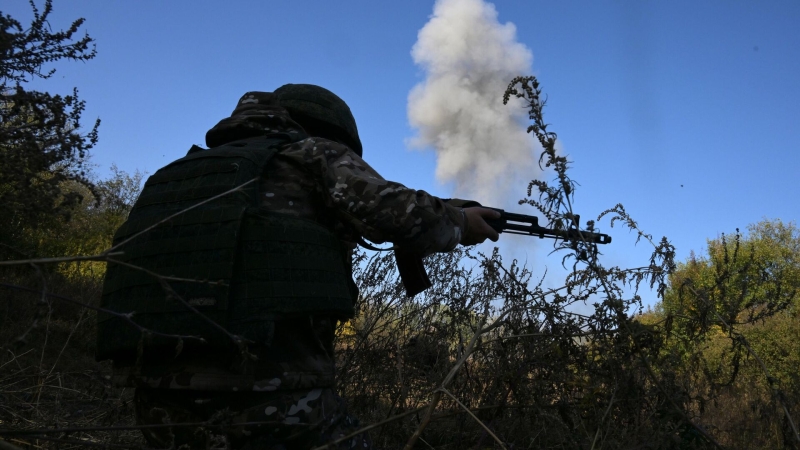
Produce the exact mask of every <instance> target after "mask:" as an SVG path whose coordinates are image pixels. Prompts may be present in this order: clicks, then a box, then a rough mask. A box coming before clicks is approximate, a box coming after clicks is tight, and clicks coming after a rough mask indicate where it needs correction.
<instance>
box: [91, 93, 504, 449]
mask: <svg viewBox="0 0 800 450" xmlns="http://www.w3.org/2000/svg"><path fill="white" fill-rule="evenodd" d="M206 144H207V146H208V147H209V149H207V150H206V149H201V148H199V147H196V146H193V147H192V149H191V150H190V151H189V153H188V154H187V156H185V157H184V158H181V159H180V160H177V161H175V162H173V163H172V164H170V165H168V166H166V167H164V168H162V169H161V170H159V171H158V172H157V173H156V174H154V175H153V176H152V177H150V179H148V181H147V183H146V185H145V188H144V189H143V191H142V194H141V195H140V198H139V199H138V200H137V203H136V205H135V206H134V208H133V210H132V211H131V214H130V217H129V218H128V221H127V222H126V223H125V224H124V225H123V226H122V227H121V228H120V230H119V231H118V232H117V234H116V236H115V243H116V244H122V245H121V247H120V249H121V250H123V251H124V252H125V254H124V255H123V256H122V257H120V260H121V263H119V264H110V265H109V269H108V273H107V276H106V281H105V284H104V291H103V306H104V307H105V308H108V309H110V310H113V311H117V312H120V313H125V314H128V313H131V312H133V311H135V315H134V316H133V318H134V320H135V321H136V323H138V324H139V325H141V326H142V327H143V329H144V330H152V331H144V332H143V331H141V330H138V329H135V328H133V327H130V326H127V324H125V323H122V321H121V319H119V318H118V317H114V316H112V315H107V314H105V315H104V314H100V315H99V317H98V355H97V356H98V359H108V358H110V359H113V360H114V379H115V382H116V383H118V384H121V385H124V386H131V387H135V388H136V393H135V397H134V404H135V410H136V420H137V423H138V424H141V425H156V426H153V427H147V428H144V429H143V433H144V435H145V437H146V439H147V441H148V443H149V444H150V445H152V446H153V447H155V448H171V447H173V446H174V447H175V448H178V447H181V446H185V448H253V449H255V448H259V449H305V448H311V447H314V446H316V445H323V444H325V443H327V442H330V441H332V440H336V439H338V438H340V437H343V436H346V435H348V434H350V433H352V432H353V431H355V430H357V429H358V428H359V424H358V422H357V421H356V420H355V419H354V418H352V417H351V416H349V415H348V414H347V411H346V409H345V406H344V403H343V401H342V399H341V398H339V397H338V396H337V395H336V394H335V391H334V355H333V338H334V331H335V327H336V323H337V321H341V320H347V319H349V318H351V317H352V316H353V314H354V308H353V303H354V301H355V299H356V297H357V295H358V294H357V289H356V287H355V284H354V283H353V281H352V277H351V273H352V269H351V261H350V257H351V255H352V250H353V249H354V248H355V243H356V242H359V241H362V238H366V239H369V240H370V241H373V242H377V243H382V242H391V243H393V244H394V246H395V247H397V248H402V249H404V250H405V251H409V252H413V253H414V254H416V255H420V256H424V255H428V254H431V253H433V252H447V251H450V250H452V249H453V248H455V247H456V245H458V244H462V245H473V244H477V243H480V242H483V241H484V240H485V239H487V238H488V239H491V240H493V241H496V240H497V239H498V234H497V232H496V231H495V230H494V229H492V228H491V227H490V226H489V225H487V224H486V222H485V221H484V218H496V217H498V215H499V214H498V213H497V212H496V211H493V210H491V209H486V208H478V207H475V208H467V209H460V208H457V207H454V206H451V205H450V204H448V203H447V202H446V201H443V200H442V199H439V198H437V197H434V196H431V195H429V194H427V193H426V192H424V191H417V190H413V189H409V188H407V187H405V186H403V185H401V184H399V183H395V182H392V181H387V180H385V179H383V177H381V176H380V175H379V174H378V173H377V172H376V171H375V170H374V169H372V168H371V167H370V166H369V165H368V164H367V163H365V162H364V160H363V159H361V155H362V148H361V142H360V140H359V136H358V132H357V129H356V124H355V120H354V119H353V116H352V114H351V112H350V109H349V108H348V107H347V105H346V104H345V103H344V102H343V101H342V100H341V99H340V98H339V97H337V96H336V95H334V94H333V93H332V92H330V91H328V90H326V89H323V88H321V87H318V86H314V85H303V84H288V85H285V86H282V87H280V88H279V89H277V90H276V91H275V92H274V93H268V92H248V93H246V94H245V95H244V96H243V97H242V98H241V99H240V100H239V102H238V104H237V106H236V109H234V111H233V114H232V115H231V117H229V118H226V119H223V120H222V121H220V122H219V123H218V124H217V125H216V126H214V127H213V128H212V129H211V130H209V131H208V133H207V134H206ZM237 187H238V189H237ZM232 188H233V192H230V191H231V189H232ZM189 207H191V209H189V210H187V208H189ZM175 213H180V214H178V215H177V216H175V217H174V218H170V219H168V218H169V217H170V216H172V215H174V214H175ZM362 242H363V241H362ZM135 267H143V268H145V269H147V270H148V271H149V273H146V272H142V271H140V270H136V269H135ZM152 273H158V274H161V275H165V276H167V275H168V276H169V278H161V279H156V278H154V277H153V276H152ZM187 280H188V281H187ZM198 280H200V281H199V282H198ZM203 280H205V281H203ZM209 280H210V281H209ZM214 280H221V281H222V282H216V281H214ZM165 292H166V294H167V295H166V296H165ZM175 336H183V338H176V337H175ZM193 336H202V338H203V341H202V342H200V341H199V340H198V339H194V338H192V337H193ZM243 423H248V425H232V426H231V425H229V424H243ZM158 424H187V425H176V426H171V427H158V426H157V425H158ZM340 448H348V449H349V448H371V444H370V442H369V438H368V436H366V434H362V435H358V436H356V437H354V438H351V439H349V440H348V441H345V442H343V443H341V444H340Z"/></svg>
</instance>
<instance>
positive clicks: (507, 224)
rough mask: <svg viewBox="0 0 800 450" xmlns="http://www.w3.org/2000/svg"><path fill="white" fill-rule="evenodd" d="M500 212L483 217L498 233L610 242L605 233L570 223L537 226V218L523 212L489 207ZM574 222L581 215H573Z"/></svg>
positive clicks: (579, 219) (578, 219)
mask: <svg viewBox="0 0 800 450" xmlns="http://www.w3.org/2000/svg"><path fill="white" fill-rule="evenodd" d="M490 209H493V210H495V211H499V212H500V218H499V219H485V220H486V223H487V224H488V225H489V226H490V227H492V228H494V230H495V231H497V232H498V233H509V234H522V235H525V236H539V239H544V238H551V239H563V240H565V241H579V240H585V241H587V242H594V243H595V244H609V243H611V236H609V235H607V234H601V233H594V232H590V231H583V230H579V229H578V227H577V226H575V225H571V226H570V227H569V228H567V229H564V230H559V229H555V228H545V227H540V226H539V218H538V217H536V216H528V215H525V214H515V213H510V212H505V211H503V210H502V209H498V208H490ZM574 217H575V220H574V223H575V224H578V223H580V221H581V216H579V215H577V214H576V215H575V216H574Z"/></svg>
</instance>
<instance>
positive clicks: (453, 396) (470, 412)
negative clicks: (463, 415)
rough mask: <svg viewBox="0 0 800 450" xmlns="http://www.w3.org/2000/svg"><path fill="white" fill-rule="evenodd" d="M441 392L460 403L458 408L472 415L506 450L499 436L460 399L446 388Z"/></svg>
mask: <svg viewBox="0 0 800 450" xmlns="http://www.w3.org/2000/svg"><path fill="white" fill-rule="evenodd" d="M439 390H441V391H442V392H444V393H445V394H447V395H448V396H449V397H450V398H452V399H453V400H454V401H455V402H456V403H458V406H460V407H461V408H462V409H463V410H464V411H466V412H467V414H469V415H470V417H472V418H473V419H475V421H476V422H478V425H480V426H481V427H483V429H484V430H486V432H487V433H489V435H490V436H492V437H493V438H494V440H495V441H496V442H497V443H498V444H500V448H502V449H504V450H505V448H506V445H505V444H504V443H503V441H501V440H500V438H499V437H497V435H496V434H494V433H493V432H492V430H490V429H489V427H487V426H486V424H484V423H483V422H482V421H481V419H478V416H476V415H475V414H472V411H470V410H469V408H467V406H466V405H464V404H463V403H461V401H460V400H459V399H457V398H456V396H455V395H453V394H452V393H450V391H448V390H447V389H445V388H443V387H442V388H439Z"/></svg>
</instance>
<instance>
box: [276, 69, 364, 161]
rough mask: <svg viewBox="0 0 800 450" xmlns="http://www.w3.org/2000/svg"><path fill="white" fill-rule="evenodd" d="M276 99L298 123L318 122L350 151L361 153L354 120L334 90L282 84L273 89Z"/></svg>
mask: <svg viewBox="0 0 800 450" xmlns="http://www.w3.org/2000/svg"><path fill="white" fill-rule="evenodd" d="M275 95H276V96H277V97H278V102H279V103H280V105H281V106H283V107H284V108H286V110H287V111H289V114H290V115H291V116H292V118H293V119H294V120H296V121H297V122H298V123H300V125H304V122H317V123H321V124H322V125H323V127H324V128H328V127H332V129H330V130H329V131H330V132H331V133H333V134H335V135H337V136H324V135H323V136H320V137H324V138H336V137H338V138H340V139H341V140H342V141H344V143H345V144H346V145H347V146H348V147H350V148H351V149H352V150H353V151H355V152H356V153H358V155H359V156H360V155H361V151H362V148H361V139H359V137H358V128H356V120H355V119H354V118H353V114H352V113H351V112H350V108H349V107H348V106H347V103H345V102H344V100H342V99H341V98H339V97H338V96H337V95H336V94H334V93H333V92H331V91H329V90H327V89H325V88H323V87H320V86H316V85H313V84H285V85H283V86H281V87H279V88H278V89H276V90H275Z"/></svg>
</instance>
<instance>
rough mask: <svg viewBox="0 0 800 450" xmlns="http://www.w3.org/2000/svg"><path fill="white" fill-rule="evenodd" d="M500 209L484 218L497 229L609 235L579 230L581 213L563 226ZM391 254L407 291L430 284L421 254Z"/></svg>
mask: <svg viewBox="0 0 800 450" xmlns="http://www.w3.org/2000/svg"><path fill="white" fill-rule="evenodd" d="M448 203H450V204H452V205H454V206H459V207H463V208H469V207H473V206H481V205H480V204H479V203H478V202H473V201H464V200H457V199H452V200H450V201H448ZM491 209H494V210H495V211H499V212H500V218H498V219H485V220H486V223H487V224H488V225H489V226H491V227H492V228H494V230H495V231H497V232H498V233H509V234H521V235H524V236H538V237H539V239H544V238H550V239H563V240H565V241H580V240H584V241H586V242H593V243H595V244H608V243H610V242H611V236H609V235H607V234H602V233H594V232H591V231H584V230H580V229H579V228H578V226H577V224H579V223H580V220H581V219H580V216H578V215H575V216H574V218H575V220H574V221H573V224H574V225H570V226H569V227H568V228H566V229H556V228H545V227H541V226H539V218H538V217H536V216H528V215H525V214H515V213H509V212H506V211H504V210H502V209H499V208H491ZM394 257H395V260H396V261H397V271H398V272H400V278H401V279H402V280H403V285H404V286H405V288H406V295H408V296H409V297H413V296H415V295H417V294H419V293H420V292H422V291H424V290H425V289H428V288H429V287H431V280H430V279H429V278H428V273H427V272H426V271H425V266H424V265H423V264H422V258H421V257H419V256H418V255H415V254H414V253H410V252H406V251H404V250H402V249H395V251H394Z"/></svg>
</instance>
